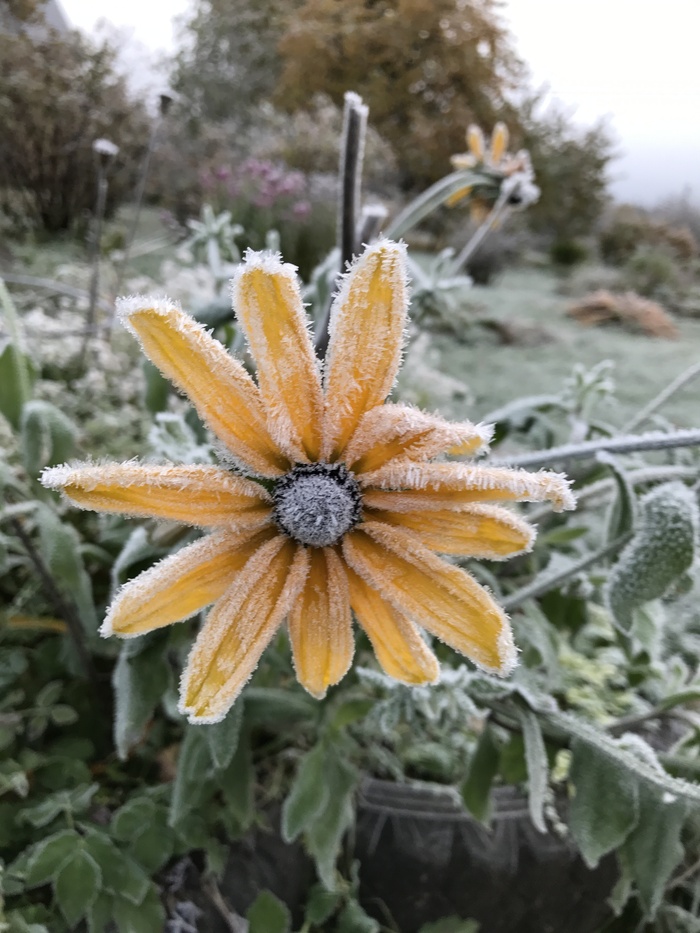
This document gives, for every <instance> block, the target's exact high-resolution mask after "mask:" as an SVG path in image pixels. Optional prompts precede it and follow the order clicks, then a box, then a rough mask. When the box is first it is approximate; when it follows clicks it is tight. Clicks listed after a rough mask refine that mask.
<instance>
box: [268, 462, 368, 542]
mask: <svg viewBox="0 0 700 933" xmlns="http://www.w3.org/2000/svg"><path fill="white" fill-rule="evenodd" d="M273 498H274V503H275V512H274V515H275V521H276V522H277V526H278V527H279V528H280V529H281V530H282V531H284V532H285V533H286V534H288V535H289V537H290V538H294V540H295V541H299V543H300V544H307V545H310V546H311V547H328V546H329V545H331V544H336V543H337V542H338V541H340V539H341V538H342V537H343V535H344V534H345V533H346V532H347V531H349V530H350V529H351V528H352V527H353V525H356V524H357V522H358V521H359V519H360V504H361V497H360V487H359V485H358V483H357V480H356V479H355V477H354V476H353V475H352V473H350V471H349V470H348V469H347V467H346V466H345V465H344V464H343V463H310V464H299V465H298V466H295V467H294V469H293V470H290V472H289V473H285V475H284V476H282V477H281V478H280V479H278V480H277V482H276V484H275V490H274V493H273Z"/></svg>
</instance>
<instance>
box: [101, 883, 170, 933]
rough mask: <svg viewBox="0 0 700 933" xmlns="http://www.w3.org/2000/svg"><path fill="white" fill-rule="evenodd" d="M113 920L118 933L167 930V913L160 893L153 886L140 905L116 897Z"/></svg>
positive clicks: (144, 932)
mask: <svg viewBox="0 0 700 933" xmlns="http://www.w3.org/2000/svg"><path fill="white" fill-rule="evenodd" d="M112 919H113V920H114V922H115V923H116V925H117V930H118V933H155V931H156V930H164V929H166V927H165V911H164V910H163V905H162V904H161V901H160V897H159V896H158V891H157V890H156V888H155V887H154V886H153V885H152V884H149V885H148V886H147V889H146V892H145V894H144V896H143V898H142V899H141V900H140V901H139V903H138V904H135V903H134V902H133V901H131V900H128V899H125V898H119V897H116V898H115V899H114V915H113V917H112Z"/></svg>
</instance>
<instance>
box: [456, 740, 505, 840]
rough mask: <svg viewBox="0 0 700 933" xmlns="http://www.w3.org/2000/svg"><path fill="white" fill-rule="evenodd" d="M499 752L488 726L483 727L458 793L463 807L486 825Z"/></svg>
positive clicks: (489, 812)
mask: <svg viewBox="0 0 700 933" xmlns="http://www.w3.org/2000/svg"><path fill="white" fill-rule="evenodd" d="M499 758H500V750H499V747H498V745H497V743H496V740H495V739H494V736H493V732H492V730H491V728H490V727H489V725H488V724H487V725H485V726H484V728H483V730H482V733H481V735H480V736H479V741H478V742H477V744H476V748H475V750H474V754H473V755H472V758H471V761H470V762H469V773H468V774H467V777H466V779H465V780H464V782H463V784H462V786H461V788H460V791H461V794H462V800H463V801H464V805H465V806H466V808H467V809H468V810H469V812H470V813H471V814H472V816H475V817H476V819H477V820H480V821H481V822H482V823H488V821H489V819H490V815H491V785H492V784H493V779H494V778H495V776H496V774H497V772H498V764H499Z"/></svg>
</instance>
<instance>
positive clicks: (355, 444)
mask: <svg viewBox="0 0 700 933" xmlns="http://www.w3.org/2000/svg"><path fill="white" fill-rule="evenodd" d="M492 434H493V429H492V428H491V427H490V426H489V425H483V424H472V423H471V422H469V421H463V422H461V423H458V422H450V421H445V419H444V418H440V417H439V415H429V414H427V413H426V412H424V411H420V409H418V408H411V407H410V406H409V405H392V404H386V405H378V406H377V407H376V408H373V409H372V410H371V411H368V412H366V413H365V414H364V415H363V416H362V418H361V420H360V423H359V425H358V426H357V430H356V431H355V433H354V434H353V436H352V439H351V440H350V443H349V444H348V446H347V448H346V450H345V453H344V455H343V460H344V461H345V463H346V464H347V466H348V467H351V468H352V470H353V472H355V473H367V472H369V471H371V470H377V469H379V467H381V466H384V464H385V463H388V462H389V461H390V460H430V459H431V458H432V457H437V456H439V455H440V454H443V453H451V454H472V453H475V452H476V451H477V450H481V449H483V448H484V447H485V446H486V445H487V444H488V442H489V440H490V439H491V436H492Z"/></svg>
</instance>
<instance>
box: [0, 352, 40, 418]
mask: <svg viewBox="0 0 700 933" xmlns="http://www.w3.org/2000/svg"><path fill="white" fill-rule="evenodd" d="M33 381H34V380H33V368H32V365H31V360H30V358H29V357H28V356H27V355H26V354H25V353H22V351H21V350H18V349H17V347H16V346H15V345H14V344H13V343H10V342H9V341H6V342H5V343H4V345H3V346H2V349H0V413H2V414H3V415H4V416H5V417H6V418H7V420H8V421H9V422H10V424H11V425H12V427H13V428H19V423H20V419H21V417H22V407H23V405H24V404H25V403H26V402H27V401H29V396H30V393H31V388H32V383H33Z"/></svg>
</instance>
